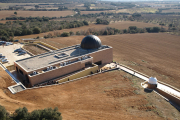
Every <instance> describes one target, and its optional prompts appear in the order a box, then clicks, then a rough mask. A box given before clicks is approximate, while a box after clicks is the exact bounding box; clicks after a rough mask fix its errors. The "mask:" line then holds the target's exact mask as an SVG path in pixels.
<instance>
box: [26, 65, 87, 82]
mask: <svg viewBox="0 0 180 120" xmlns="http://www.w3.org/2000/svg"><path fill="white" fill-rule="evenodd" d="M83 67H84V66H82V65H81V62H77V63H74V64H71V65H67V66H63V67H60V68H57V69H53V70H49V71H47V72H45V73H40V74H37V75H34V76H30V75H29V80H30V83H31V85H35V84H38V83H41V82H45V81H48V80H50V79H53V78H56V77H60V76H63V75H65V74H68V73H71V72H74V71H77V70H80V69H82V68H83Z"/></svg>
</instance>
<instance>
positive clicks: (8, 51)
mask: <svg viewBox="0 0 180 120" xmlns="http://www.w3.org/2000/svg"><path fill="white" fill-rule="evenodd" d="M22 46H23V45H22V44H20V43H18V44H13V45H9V46H4V47H3V46H2V45H1V46H0V53H1V54H2V56H5V58H7V59H8V61H9V62H8V63H4V64H3V65H4V66H5V67H7V66H10V65H14V61H16V60H19V59H23V58H27V57H30V55H29V54H24V55H19V54H18V53H14V50H16V49H18V48H20V47H22Z"/></svg>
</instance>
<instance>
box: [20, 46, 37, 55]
mask: <svg viewBox="0 0 180 120" xmlns="http://www.w3.org/2000/svg"><path fill="white" fill-rule="evenodd" d="M22 49H23V50H25V51H26V52H27V53H29V54H30V55H32V56H35V55H34V54H33V53H31V52H29V51H28V50H26V49H25V48H23V47H22Z"/></svg>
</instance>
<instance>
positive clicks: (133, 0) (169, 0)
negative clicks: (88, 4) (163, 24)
mask: <svg viewBox="0 0 180 120" xmlns="http://www.w3.org/2000/svg"><path fill="white" fill-rule="evenodd" d="M100 1H180V0H100Z"/></svg>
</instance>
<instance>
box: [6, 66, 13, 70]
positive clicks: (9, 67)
mask: <svg viewBox="0 0 180 120" xmlns="http://www.w3.org/2000/svg"><path fill="white" fill-rule="evenodd" d="M6 68H7V69H8V70H9V71H12V70H15V66H14V65H10V66H7V67H6Z"/></svg>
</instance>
